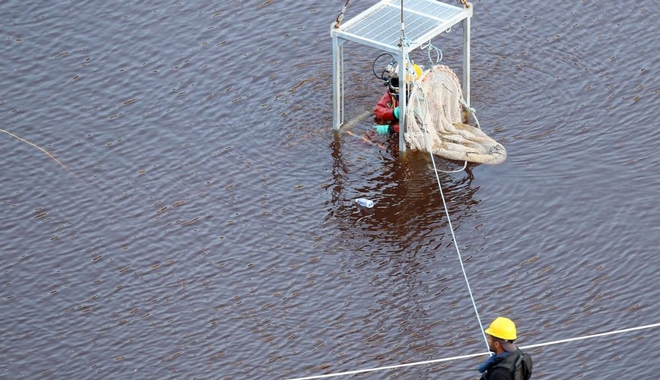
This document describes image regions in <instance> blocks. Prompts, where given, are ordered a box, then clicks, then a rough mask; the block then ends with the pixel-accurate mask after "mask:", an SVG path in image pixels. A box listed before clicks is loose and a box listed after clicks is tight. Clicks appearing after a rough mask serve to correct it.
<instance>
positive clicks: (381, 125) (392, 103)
mask: <svg viewBox="0 0 660 380" xmlns="http://www.w3.org/2000/svg"><path fill="white" fill-rule="evenodd" d="M385 85H386V86H387V91H385V93H384V94H383V96H382V97H381V98H380V100H379V101H378V103H376V109H374V116H375V122H376V124H378V125H377V126H376V131H377V132H378V133H380V134H388V133H389V134H395V133H399V76H398V75H396V74H392V75H391V76H390V77H389V78H388V79H387V81H386V82H385Z"/></svg>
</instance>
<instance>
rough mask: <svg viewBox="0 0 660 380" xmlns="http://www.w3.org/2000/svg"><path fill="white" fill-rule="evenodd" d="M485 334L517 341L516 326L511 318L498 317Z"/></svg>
mask: <svg viewBox="0 0 660 380" xmlns="http://www.w3.org/2000/svg"><path fill="white" fill-rule="evenodd" d="M484 332H485V333H486V334H488V335H490V336H493V337H495V338H499V339H503V340H511V341H513V340H516V339H517V338H518V336H517V335H516V325H515V324H514V323H513V321H512V320H510V319H509V318H504V317H497V318H495V320H494V321H493V323H491V324H490V327H488V328H487V329H486V330H484Z"/></svg>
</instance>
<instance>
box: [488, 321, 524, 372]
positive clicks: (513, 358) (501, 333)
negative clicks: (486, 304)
mask: <svg viewBox="0 0 660 380" xmlns="http://www.w3.org/2000/svg"><path fill="white" fill-rule="evenodd" d="M484 332H485V333H486V338H487V339H488V348H489V349H490V351H491V352H493V353H494V355H492V356H491V357H490V358H488V360H486V362H484V363H483V364H482V365H480V366H479V368H478V369H479V372H481V373H482V375H481V380H528V379H530V378H531V377H532V357H531V356H530V355H529V354H525V353H523V352H522V351H521V350H520V349H519V348H518V347H517V346H516V345H515V343H514V342H515V341H516V339H518V335H517V333H516V325H515V324H514V323H513V321H512V320H510V319H509V318H505V317H497V318H495V320H494V321H493V322H492V323H491V324H490V326H489V327H488V328H487V329H486V330H484Z"/></svg>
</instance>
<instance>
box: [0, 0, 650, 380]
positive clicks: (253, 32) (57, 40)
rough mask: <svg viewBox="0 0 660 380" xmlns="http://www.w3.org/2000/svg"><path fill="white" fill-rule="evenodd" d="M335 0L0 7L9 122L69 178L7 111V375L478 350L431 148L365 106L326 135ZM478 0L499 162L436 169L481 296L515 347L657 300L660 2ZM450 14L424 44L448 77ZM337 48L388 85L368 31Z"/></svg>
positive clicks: (579, 347) (632, 313)
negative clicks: (378, 70)
mask: <svg viewBox="0 0 660 380" xmlns="http://www.w3.org/2000/svg"><path fill="white" fill-rule="evenodd" d="M341 5H343V4H339V2H327V3H323V4H321V3H315V2H309V1H299V0H282V1H262V2H259V3H258V4H257V3H255V4H249V2H241V1H232V2H228V3H227V4H222V6H219V5H209V4H206V3H202V2H200V1H197V0H194V1H189V2H185V3H183V2H182V3H173V4H162V3H158V2H153V1H144V2H135V3H130V4H129V3H122V4H116V3H112V2H99V3H91V2H51V3H43V2H40V3H37V2H35V1H33V0H25V1H9V2H2V3H0V20H2V21H3V22H2V23H1V24H0V25H3V26H2V27H0V37H1V38H2V41H3V43H2V44H1V45H0V53H2V57H3V60H4V63H5V64H3V65H0V74H1V75H0V81H1V82H2V85H3V89H4V92H3V94H4V95H3V96H2V97H0V114H1V115H3V117H4V119H3V122H4V124H3V126H2V129H3V130H6V131H8V132H11V133H14V134H16V135H18V136H21V137H22V138H24V139H26V140H28V141H30V142H33V143H35V144H36V145H38V146H40V147H43V148H44V149H46V150H47V151H48V152H50V153H52V154H53V156H54V157H57V159H58V160H59V161H61V163H62V164H63V165H65V166H66V167H67V168H68V169H69V170H70V171H71V172H72V173H73V174H75V176H76V177H77V178H78V179H79V180H77V179H76V178H74V177H72V176H70V175H68V174H67V173H66V171H65V170H63V169H62V167H61V166H59V165H58V164H57V162H54V161H53V160H51V159H50V158H48V157H47V156H46V155H45V154H43V153H42V152H39V151H38V150H37V149H34V148H33V147H31V146H29V145H27V144H24V143H22V142H20V141H18V140H16V139H15V138H12V137H11V136H9V135H6V134H0V164H2V168H3V170H2V171H0V189H2V191H0V245H1V248H0V284H1V285H0V316H1V317H0V322H1V323H0V325H2V326H3V328H2V330H0V346H1V347H2V348H3V350H0V378H7V379H22V378H29V379H32V378H39V377H45V378H50V379H98V378H109V379H114V378H127V377H136V376H137V377H138V378H145V379H151V378H158V379H161V378H172V379H175V378H223V379H225V378H226V379H281V378H290V377H300V376H305V375H314V374H320V373H329V372H338V371H344V370H352V369H359V368H371V367H377V366H382V365H393V364H399V363H406V362H414V361H422V360H430V359H437V358H441V357H449V356H456V355H462V354H466V353H473V352H482V351H483V350H484V347H483V341H482V340H481V333H480V331H479V327H478V325H477V322H476V318H475V315H474V310H473V309H472V305H471V303H470V302H469V298H468V292H467V289H466V286H465V281H464V279H463V277H462V273H461V268H460V263H459V262H458V258H457V255H456V249H455V247H454V245H453V242H452V238H451V234H450V231H449V224H448V223H449V221H448V220H447V215H446V213H445V210H444V205H443V201H442V198H441V196H440V189H439V188H438V183H437V179H436V174H435V172H434V171H433V169H432V162H431V160H430V157H428V155H426V154H421V153H415V152H406V153H405V154H403V155H399V153H398V152H397V149H396V145H398V144H397V141H391V140H389V139H388V138H387V137H384V136H379V135H376V134H375V133H374V132H373V125H372V124H371V121H370V120H369V121H367V120H366V119H365V120H362V121H360V122H356V123H354V124H353V125H352V126H351V129H350V130H347V131H342V132H338V133H337V132H334V131H332V127H331V121H330V120H331V117H332V109H331V100H332V90H331V75H332V65H331V62H332V61H331V60H332V52H331V44H330V36H329V33H328V28H329V27H330V23H331V22H332V20H334V18H335V17H336V15H337V13H338V12H339V10H340V8H341ZM368 6H370V4H369V2H362V3H360V2H358V3H355V4H353V3H351V6H350V7H349V9H348V11H347V12H348V13H347V14H346V17H347V18H350V17H352V16H353V15H355V14H357V13H358V12H359V11H361V10H363V9H366V8H367V7H368ZM474 6H475V15H474V18H473V34H472V38H473V40H472V68H473V71H472V85H471V88H472V94H471V95H472V99H473V106H474V107H475V108H476V109H477V112H478V117H479V121H480V123H481V126H482V128H484V130H485V131H486V132H487V133H488V134H489V135H491V136H492V137H493V138H494V139H496V140H497V141H501V142H502V143H503V144H504V145H505V147H506V149H507V153H508V158H507V161H506V162H504V163H503V164H502V165H497V166H470V167H468V169H467V170H466V171H464V172H459V173H452V174H447V173H439V174H438V176H439V180H440V184H441V185H442V191H443V194H444V197H445V199H446V201H447V205H448V208H449V216H450V218H451V223H452V226H453V228H454V230H455V233H456V240H457V242H458V246H459V248H460V250H461V253H462V255H463V264H464V265H465V267H466V270H467V273H468V276H469V279H470V284H471V287H472V290H473V292H474V294H475V299H476V302H477V304H478V306H479V311H480V314H481V316H482V318H483V319H485V320H490V319H492V318H493V317H495V316H496V315H499V314H506V315H508V316H510V317H511V318H512V319H514V320H515V321H516V322H517V323H518V325H519V332H520V333H519V335H520V340H521V344H532V343H539V342H544V341H551V340H556V339H566V338H571V337H575V336H580V335H585V334H589V333H593V332H604V331H612V330H616V329H618V328H624V327H634V326H636V325H644V324H650V323H654V322H657V320H655V319H656V318H657V313H656V312H655V311H656V309H657V304H658V299H660V293H659V292H660V291H659V290H657V289H658V287H657V286H655V284H656V282H657V281H656V280H657V278H658V273H660V272H659V271H658V266H657V265H655V262H656V259H655V256H654V255H655V252H656V250H657V249H656V246H657V235H658V227H657V226H658V225H660V214H659V213H658V212H657V210H656V209H655V208H654V207H653V205H654V201H655V198H654V194H655V193H654V192H653V191H652V190H653V189H656V188H658V186H660V175H657V174H658V173H655V171H656V170H657V169H656V168H658V167H660V165H658V158H657V155H655V154H654V146H655V144H654V143H655V141H656V140H657V138H658V136H659V132H658V131H659V130H660V129H658V128H657V127H658V125H657V121H656V119H657V117H656V115H655V113H654V112H655V111H654V110H655V108H654V107H653V105H654V104H655V103H656V102H657V99H658V91H657V88H656V83H655V78H656V75H655V71H654V70H655V69H654V67H655V66H656V65H654V59H655V56H654V55H653V54H652V52H655V51H657V50H658V49H655V48H656V47H658V46H656V45H657V44H658V43H659V42H658V40H657V39H653V38H649V37H648V36H651V35H654V34H653V30H654V29H655V28H657V27H658V23H657V22H654V20H656V19H657V18H658V16H659V15H658V10H657V9H656V8H657V7H653V6H652V5H651V4H649V3H648V1H647V2H646V3H645V2H644V1H642V2H639V3H635V5H634V6H630V5H628V4H624V3H622V2H590V1H582V2H578V3H562V4H554V3H548V2H541V1H533V2H530V3H526V4H525V5H524V6H523V7H521V5H520V4H518V3H515V2H511V1H509V2H506V1H505V2H498V3H497V4H492V3H489V2H483V1H475V2H474ZM454 32H457V33H454ZM454 32H451V33H448V34H443V36H442V37H441V38H438V40H437V41H433V42H434V45H436V46H439V47H440V48H441V49H443V55H444V60H443V63H444V64H447V65H449V66H450V67H453V68H456V69H457V70H456V71H457V72H459V75H460V67H461V64H460V62H461V46H462V38H461V31H460V30H457V31H454ZM631 41H632V42H631ZM641 46H644V49H641V50H640V47H641ZM648 52H651V53H648ZM345 53H346V64H347V70H348V71H347V83H348V84H349V86H347V87H348V88H347V94H346V101H347V104H346V106H347V107H346V108H347V109H346V111H347V116H349V117H351V116H357V115H360V114H362V113H364V110H369V109H371V108H372V107H373V105H374V104H375V102H376V101H377V100H378V98H379V96H380V94H382V91H383V88H382V86H381V81H379V80H378V81H377V80H374V78H373V74H372V72H371V64H372V59H373V58H374V57H376V56H377V55H378V52H377V51H375V50H374V49H363V48H362V47H359V46H356V45H355V44H347V46H346V50H345ZM415 54H416V57H415V59H416V60H417V61H419V62H422V61H424V60H425V52H423V51H422V52H415ZM349 132H350V133H349ZM363 137H364V139H363ZM438 166H439V167H440V168H441V169H448V170H452V169H456V168H459V167H460V165H459V163H451V162H447V161H444V160H438ZM358 197H366V198H369V199H372V200H373V201H374V202H375V206H374V208H372V209H362V208H359V207H357V206H356V205H355V203H354V202H353V200H354V199H355V198H358ZM659 339H660V335H658V334H657V333H655V332H651V331H649V332H648V333H640V334H631V335H626V336H620V337H616V338H612V339H604V340H598V341H596V340H592V341H585V342H583V343H580V344H567V345H564V346H555V347H546V348H543V349H538V350H535V351H534V352H533V354H534V355H535V361H536V363H537V364H536V365H535V378H578V377H597V378H611V379H617V378H626V376H629V375H628V374H629V373H630V369H631V368H634V369H635V374H636V376H638V377H643V376H644V375H650V374H651V373H655V372H657V371H658V370H660V368H659V367H658V365H656V364H655V361H654V360H653V358H654V356H653V352H654V350H653V349H654V348H655V347H657V346H658V345H660V342H659V341H658V340H659ZM612 345H614V346H616V347H617V349H616V350H610V349H605V350H602V349H600V348H603V347H610V346H612ZM640 362H643V363H644V365H642V366H640V365H639V364H640ZM477 364H478V363H477V361H476V360H475V361H470V360H467V361H456V362H452V363H444V364H440V365H432V366H422V367H417V368H409V369H402V370H392V371H384V372H379V373H371V374H364V375H358V376H355V378H363V379H383V378H390V377H396V378H415V379H426V378H429V379H431V378H476V377H477V376H476V371H475V369H474V368H475V367H476V365H477Z"/></svg>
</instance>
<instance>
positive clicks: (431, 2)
mask: <svg viewBox="0 0 660 380" xmlns="http://www.w3.org/2000/svg"><path fill="white" fill-rule="evenodd" d="M402 4H403V10H402V9H401V7H402ZM472 12H473V8H472V4H470V3H467V2H466V3H465V6H464V7H457V6H454V5H449V4H445V3H441V2H439V1H436V0H380V1H379V2H378V4H376V5H374V6H372V7H371V8H369V9H367V10H365V11H364V12H362V13H360V14H358V15H357V16H355V17H354V18H352V19H350V20H348V21H346V22H345V23H343V24H342V23H341V19H339V22H337V21H335V22H334V23H332V26H331V29H330V35H331V36H332V57H333V70H332V94H333V113H332V116H333V129H335V130H339V129H340V128H341V126H342V125H343V124H344V43H345V42H346V41H353V42H357V43H360V44H363V45H367V46H371V47H374V48H376V49H380V50H383V51H385V52H388V53H390V54H392V56H393V57H395V59H396V61H397V63H398V64H399V78H405V75H406V73H405V70H406V57H408V54H409V53H410V52H411V51H413V50H415V49H417V48H418V47H421V46H422V45H424V44H426V43H429V42H430V41H431V39H432V38H434V37H436V36H437V35H439V34H441V33H442V32H445V31H449V30H450V29H451V27H452V26H454V25H456V24H458V23H460V22H462V23H463V98H464V99H465V102H466V103H467V104H468V106H469V104H470V18H471V17H472ZM402 19H403V21H404V23H402ZM404 35H405V39H404V38H403V37H404ZM406 85H407V84H406V81H405V80H402V81H400V83H399V86H400V87H401V89H400V93H402V94H405V93H406ZM399 108H400V110H401V112H400V115H401V118H400V119H399V150H400V151H405V149H406V146H405V132H406V127H405V125H406V120H405V117H406V116H405V115H406V97H405V96H402V97H401V99H400V101H399Z"/></svg>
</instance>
